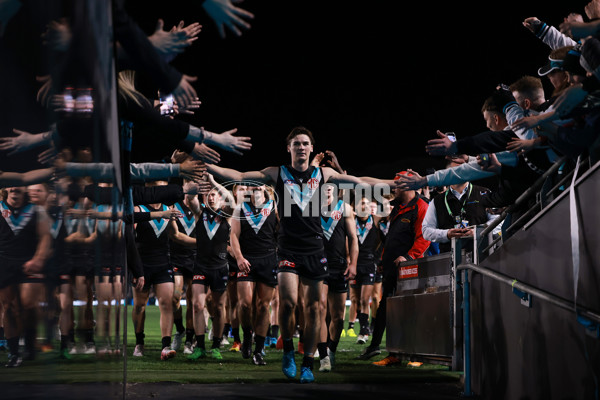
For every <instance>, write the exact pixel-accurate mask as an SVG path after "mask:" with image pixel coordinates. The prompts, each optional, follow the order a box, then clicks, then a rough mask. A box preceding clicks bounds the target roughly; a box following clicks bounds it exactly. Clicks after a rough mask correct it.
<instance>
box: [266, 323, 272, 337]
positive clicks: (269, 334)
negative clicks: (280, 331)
mask: <svg viewBox="0 0 600 400" xmlns="http://www.w3.org/2000/svg"><path fill="white" fill-rule="evenodd" d="M267 337H273V336H271V325H269V329H267Z"/></svg>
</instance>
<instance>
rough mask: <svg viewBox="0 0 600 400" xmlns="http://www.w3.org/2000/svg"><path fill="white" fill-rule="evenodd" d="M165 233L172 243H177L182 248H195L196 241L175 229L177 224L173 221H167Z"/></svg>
mask: <svg viewBox="0 0 600 400" xmlns="http://www.w3.org/2000/svg"><path fill="white" fill-rule="evenodd" d="M167 233H168V235H169V239H171V240H172V241H173V242H176V243H179V244H180V245H182V246H188V247H196V239H195V238H193V237H190V236H188V235H186V234H185V233H182V232H180V231H179V229H178V228H177V223H176V222H175V220H170V221H169V225H168V226H167Z"/></svg>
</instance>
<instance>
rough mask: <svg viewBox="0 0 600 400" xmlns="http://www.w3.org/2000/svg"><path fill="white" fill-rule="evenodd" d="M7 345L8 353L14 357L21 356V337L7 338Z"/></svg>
mask: <svg viewBox="0 0 600 400" xmlns="http://www.w3.org/2000/svg"><path fill="white" fill-rule="evenodd" d="M6 344H7V345H8V351H10V354H12V355H19V337H18V336H15V337H13V338H6Z"/></svg>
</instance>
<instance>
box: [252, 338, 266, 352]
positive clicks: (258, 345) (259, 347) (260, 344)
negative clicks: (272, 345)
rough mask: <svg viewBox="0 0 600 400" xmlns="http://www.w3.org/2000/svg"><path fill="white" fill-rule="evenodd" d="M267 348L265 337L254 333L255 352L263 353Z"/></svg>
mask: <svg viewBox="0 0 600 400" xmlns="http://www.w3.org/2000/svg"><path fill="white" fill-rule="evenodd" d="M264 348H265V337H264V336H260V335H254V354H257V353H261V352H262V351H263V349H264Z"/></svg>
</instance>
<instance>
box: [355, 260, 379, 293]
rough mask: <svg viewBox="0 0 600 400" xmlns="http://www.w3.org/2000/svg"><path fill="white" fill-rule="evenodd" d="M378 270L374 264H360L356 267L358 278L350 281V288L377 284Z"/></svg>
mask: <svg viewBox="0 0 600 400" xmlns="http://www.w3.org/2000/svg"><path fill="white" fill-rule="evenodd" d="M376 269H377V267H376V266H375V264H374V263H370V264H358V265H357V266H356V278H354V279H353V280H352V281H350V286H351V287H353V288H354V287H358V286H363V285H372V284H373V283H375V270H376Z"/></svg>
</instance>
